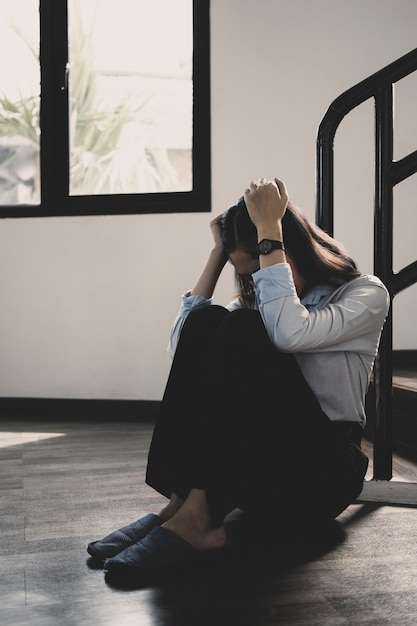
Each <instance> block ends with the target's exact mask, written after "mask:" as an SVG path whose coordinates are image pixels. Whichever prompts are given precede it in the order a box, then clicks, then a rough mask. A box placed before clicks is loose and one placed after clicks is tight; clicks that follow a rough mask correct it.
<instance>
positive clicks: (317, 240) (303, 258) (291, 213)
mask: <svg viewBox="0 0 417 626" xmlns="http://www.w3.org/2000/svg"><path fill="white" fill-rule="evenodd" d="M221 227H222V239H223V246H224V248H225V250H226V252H228V253H229V252H233V251H234V250H236V249H237V248H239V249H242V250H244V251H245V252H248V253H250V254H252V255H253V256H254V257H255V256H256V244H257V231H256V227H255V226H254V224H253V222H252V221H251V219H250V217H249V214H248V211H247V208H246V204H245V200H244V198H240V200H239V201H238V202H237V203H236V204H234V205H233V206H231V207H230V208H229V209H227V210H226V211H225V212H224V213H223V216H222V220H221ZM282 229H283V234H284V243H285V247H286V249H287V250H288V253H289V254H290V255H291V258H292V259H293V261H294V264H295V265H296V267H297V269H298V271H299V272H300V274H301V275H302V276H303V278H304V279H305V280H306V284H307V287H312V286H313V285H316V284H318V283H326V284H330V285H334V286H335V287H337V286H339V285H341V284H343V283H345V282H347V281H349V280H352V279H353V278H356V277H357V276H359V275H360V272H359V270H358V268H357V266H356V263H355V261H354V260H353V259H352V258H351V257H350V256H349V254H348V253H347V252H346V250H345V248H344V246H343V244H341V243H340V242H338V241H336V240H335V239H333V237H330V235H328V234H327V233H326V232H325V231H324V230H322V229H321V228H319V227H318V226H316V225H315V224H312V223H311V222H309V220H308V219H307V218H306V217H305V216H304V215H303V214H302V213H301V211H300V210H299V209H298V207H296V206H295V205H294V204H293V203H292V202H289V203H288V206H287V209H286V211H285V214H284V217H283V219H282ZM236 283H237V287H238V290H239V296H240V298H241V301H242V304H243V306H246V307H253V304H254V302H255V293H254V288H253V284H252V281H251V280H250V279H249V278H247V277H245V276H239V275H237V274H236Z"/></svg>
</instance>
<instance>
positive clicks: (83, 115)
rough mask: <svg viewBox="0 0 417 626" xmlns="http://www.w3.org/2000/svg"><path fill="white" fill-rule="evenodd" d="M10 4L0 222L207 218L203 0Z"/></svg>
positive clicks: (0, 24) (1, 39)
mask: <svg viewBox="0 0 417 626" xmlns="http://www.w3.org/2000/svg"><path fill="white" fill-rule="evenodd" d="M18 5H19V3H16V2H15V0H0V50H1V52H2V58H3V59H5V58H8V59H11V61H10V63H9V64H5V63H3V64H2V67H1V68H0V216H3V217H14V216H15V217H22V216H38V215H40V216H41V215H95V214H127V213H165V212H186V211H196V212H197V211H210V204H211V202H210V64H209V0H152V2H149V0H134V2H133V1H132V0H117V2H115V1H114V0H40V2H39V0H26V2H25V12H22V11H20V8H21V7H20V6H18ZM29 6H30V10H29ZM26 9H27V10H26ZM30 11H31V12H30ZM39 50H40V54H39V52H38V51H39ZM39 84H40V85H41V89H40V94H39Z"/></svg>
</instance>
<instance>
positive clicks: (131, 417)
mask: <svg viewBox="0 0 417 626" xmlns="http://www.w3.org/2000/svg"><path fill="white" fill-rule="evenodd" d="M160 405H161V402H160V401H159V400H96V399H88V400H86V399H78V398H76V399H74V398H0V419H27V420H30V419H43V420H49V419H51V420H52V419H53V420H63V419H71V420H82V421H86V420H94V421H96V420H98V421H107V420H125V421H137V422H153V421H155V419H156V417H157V415H158V412H159V407H160Z"/></svg>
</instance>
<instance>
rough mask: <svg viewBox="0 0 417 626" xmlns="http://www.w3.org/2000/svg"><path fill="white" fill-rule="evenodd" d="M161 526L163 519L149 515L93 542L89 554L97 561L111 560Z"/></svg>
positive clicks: (90, 544) (88, 550)
mask: <svg viewBox="0 0 417 626" xmlns="http://www.w3.org/2000/svg"><path fill="white" fill-rule="evenodd" d="M160 524H162V519H161V518H160V517H159V516H158V515H154V514H153V513H149V514H148V515H145V517H142V518H141V519H138V520H137V521H136V522H133V524H130V525H129V526H124V527H123V528H120V529H119V530H115V531H114V532H113V533H111V534H110V535H107V536H106V537H104V539H101V540H100V541H92V542H91V543H89V544H88V547H87V552H88V553H89V554H90V555H91V556H92V557H94V558H95V559H100V560H101V561H104V560H105V559H110V558H112V557H113V556H116V554H119V553H120V552H122V551H123V550H125V549H126V548H129V547H130V546H133V545H134V544H136V543H137V542H138V541H141V539H143V538H144V537H146V535H147V534H148V533H149V532H150V531H151V530H153V529H154V528H156V527H157V526H160Z"/></svg>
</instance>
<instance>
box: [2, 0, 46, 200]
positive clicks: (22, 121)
mask: <svg viewBox="0 0 417 626" xmlns="http://www.w3.org/2000/svg"><path fill="white" fill-rule="evenodd" d="M0 58H1V59H2V62H1V64H0V205H23V204H39V202H40V184H39V181H40V169H39V136H40V130H39V105H40V97H39V82H40V68H39V2H38V1H37V0H20V1H19V2H16V0H0Z"/></svg>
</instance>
